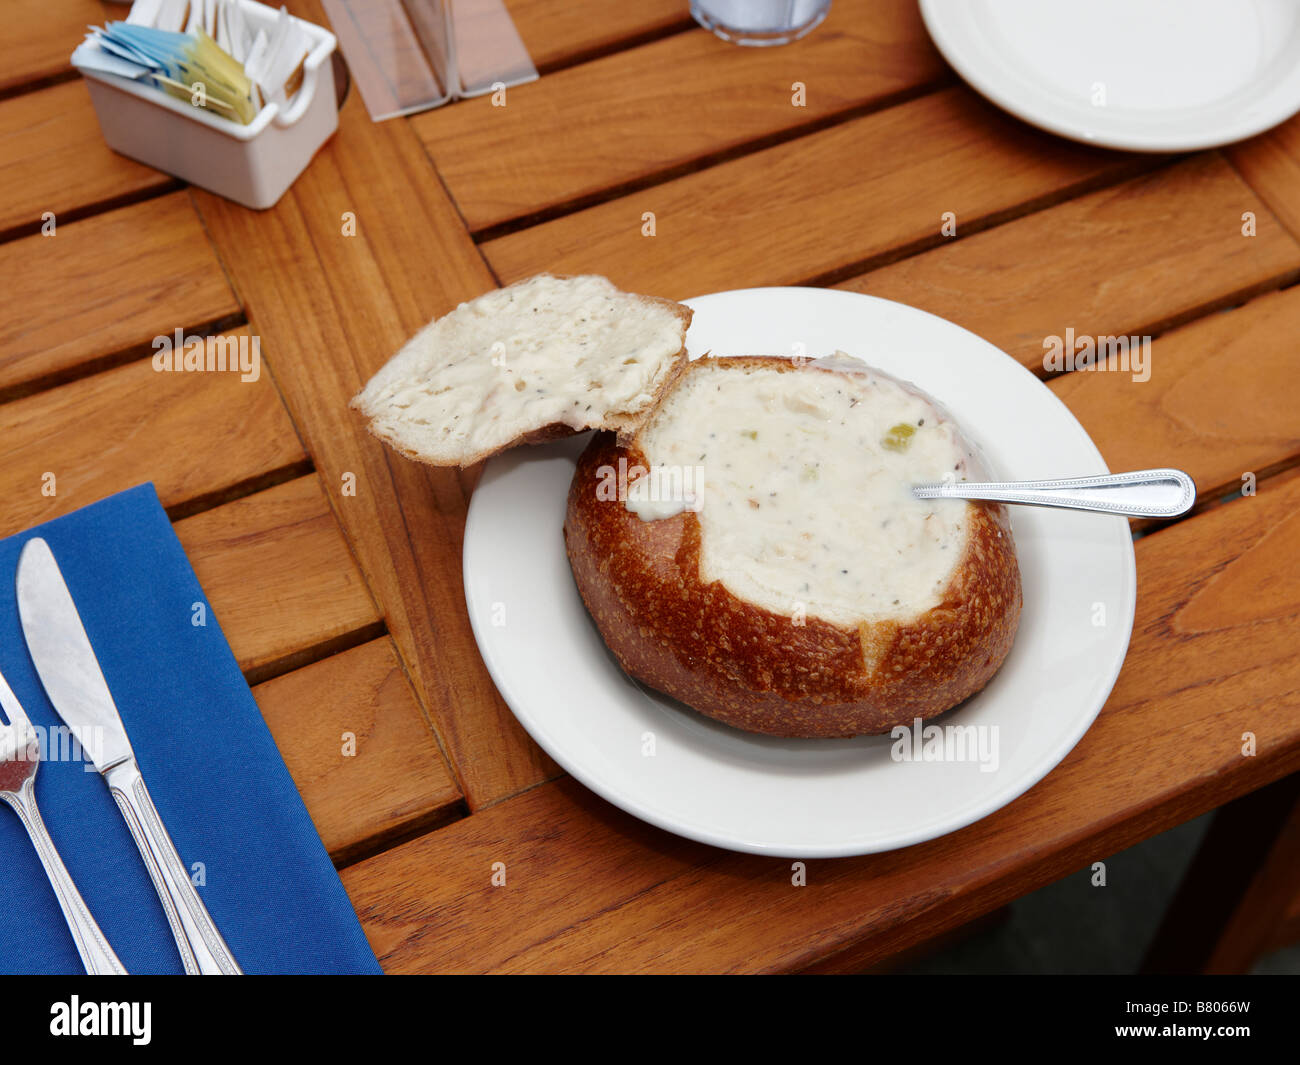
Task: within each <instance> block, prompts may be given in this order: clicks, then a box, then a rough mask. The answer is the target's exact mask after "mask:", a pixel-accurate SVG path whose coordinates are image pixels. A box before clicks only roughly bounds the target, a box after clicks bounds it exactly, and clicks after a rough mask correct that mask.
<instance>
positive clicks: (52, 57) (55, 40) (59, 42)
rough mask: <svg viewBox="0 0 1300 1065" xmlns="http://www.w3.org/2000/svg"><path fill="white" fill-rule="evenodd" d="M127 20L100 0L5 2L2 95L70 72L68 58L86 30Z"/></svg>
mask: <svg viewBox="0 0 1300 1065" xmlns="http://www.w3.org/2000/svg"><path fill="white" fill-rule="evenodd" d="M124 17H125V16H124V15H123V13H122V7H121V5H120V4H108V3H99V2H98V0H58V3H50V2H49V0H5V10H4V19H5V35H4V43H5V62H4V68H3V70H0V92H4V91H6V90H13V89H15V88H16V87H18V86H21V85H25V84H28V83H30V82H34V81H39V80H41V79H44V78H50V77H55V76H57V75H60V74H65V73H68V72H69V71H71V69H72V67H71V64H70V63H69V62H68V57H69V56H71V55H72V50H73V49H74V48H76V47H77V45H78V44H80V43H81V39H82V38H83V37H84V36H85V35H86V27H87V26H88V25H90V26H102V25H103V24H104V22H105V21H106V20H107V19H120V18H124Z"/></svg>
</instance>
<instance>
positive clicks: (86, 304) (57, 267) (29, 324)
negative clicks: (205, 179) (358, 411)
mask: <svg viewBox="0 0 1300 1065" xmlns="http://www.w3.org/2000/svg"><path fill="white" fill-rule="evenodd" d="M0 277H4V278H5V287H6V291H5V300H4V302H3V303H0V393H5V392H8V393H11V394H12V393H13V392H15V391H21V390H23V389H29V388H31V387H34V386H35V385H36V384H48V383H51V382H52V381H57V380H60V379H62V378H63V377H66V376H68V375H69V374H71V373H73V372H75V371H77V370H78V368H79V367H84V364H87V363H93V362H94V361H95V360H99V359H103V358H105V357H107V356H114V355H117V354H119V353H123V352H126V351H128V350H133V349H138V350H140V351H147V350H150V343H151V341H152V340H153V338H154V337H155V336H159V335H163V334H170V333H172V332H173V330H175V329H177V328H183V329H185V330H186V331H187V332H193V331H195V330H196V329H198V328H199V327H201V326H204V325H205V324H208V323H212V322H226V321H229V320H230V319H233V318H234V317H235V316H237V315H238V313H239V304H238V303H237V302H236V301H235V295H234V293H233V292H232V291H231V290H230V285H229V284H227V282H226V278H225V275H224V274H223V273H222V271H221V264H220V263H219V262H218V261H217V258H216V256H215V255H214V254H213V252H212V247H211V245H210V244H209V243H208V240H207V238H206V236H204V233H203V227H202V226H201V225H200V224H199V220H198V216H197V215H196V214H195V213H194V209H193V207H192V206H191V205H190V201H189V197H188V195H187V194H186V193H184V192H178V193H173V194H172V195H169V196H163V197H160V198H159V199H156V200H150V201H148V202H146V203H140V204H136V205H134V206H132V207H123V208H122V209H121V210H117V211H110V212H109V213H108V214H103V215H98V216H96V217H94V218H88V219H85V220H84V221H81V222H72V223H69V224H66V225H62V226H56V229H55V232H54V235H53V236H42V235H37V236H30V237H24V238H23V239H21V240H16V241H13V242H11V243H9V244H5V245H3V246H2V247H0Z"/></svg>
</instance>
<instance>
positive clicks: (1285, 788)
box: [1140, 774, 1300, 974]
mask: <svg viewBox="0 0 1300 1065" xmlns="http://www.w3.org/2000/svg"><path fill="white" fill-rule="evenodd" d="M1297 882H1300V774H1293V775H1292V776H1289V777H1286V778H1285V779H1283V780H1279V781H1277V782H1276V783H1274V784H1271V785H1269V786H1268V787H1266V788H1261V789H1260V790H1259V791H1255V792H1252V793H1251V794H1249V795H1244V796H1242V797H1241V798H1240V799H1237V800H1236V801H1235V802H1231V803H1229V804H1228V805H1227V806H1225V807H1223V808H1222V809H1220V810H1218V811H1216V812H1215V814H1214V818H1213V820H1211V822H1210V828H1209V831H1208V832H1207V833H1206V834H1205V836H1204V837H1203V838H1202V840H1201V843H1200V846H1199V847H1198V848H1197V850H1196V854H1195V856H1194V857H1193V858H1192V862H1191V864H1190V865H1189V866H1188V867H1187V870H1186V872H1185V873H1183V877H1182V881H1181V883H1180V884H1179V886H1178V891H1177V892H1176V893H1175V895H1174V897H1173V899H1172V900H1171V901H1170V903H1169V906H1168V908H1167V909H1166V911H1165V915H1164V919H1163V920H1162V921H1161V922H1160V927H1159V928H1158V929H1157V931H1156V934H1155V937H1154V938H1153V939H1152V941H1151V943H1150V945H1149V946H1148V947H1147V951H1146V956H1145V957H1144V959H1143V961H1142V964H1141V966H1140V971H1141V972H1143V973H1219V974H1223V973H1247V972H1249V971H1250V969H1251V967H1252V966H1253V965H1254V964H1255V962H1256V961H1258V960H1259V957H1260V955H1261V954H1263V953H1264V951H1265V949H1267V947H1268V942H1269V937H1270V935H1271V934H1273V933H1274V932H1275V931H1276V929H1277V927H1278V925H1279V923H1281V922H1282V920H1283V919H1284V916H1285V912H1286V907H1287V903H1288V902H1289V901H1290V898H1291V893H1292V892H1293V891H1295V888H1296V884H1297Z"/></svg>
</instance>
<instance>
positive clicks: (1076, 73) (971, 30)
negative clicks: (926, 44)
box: [921, 0, 1300, 152]
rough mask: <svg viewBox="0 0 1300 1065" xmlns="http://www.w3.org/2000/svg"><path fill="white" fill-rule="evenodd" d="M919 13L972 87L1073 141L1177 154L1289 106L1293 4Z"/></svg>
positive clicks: (1116, 1)
mask: <svg viewBox="0 0 1300 1065" xmlns="http://www.w3.org/2000/svg"><path fill="white" fill-rule="evenodd" d="M921 15H922V17H923V18H924V19H925V25H926V28H927V29H928V30H929V31H930V36H931V37H933V38H934V43H935V44H936V45H937V46H938V48H939V51H940V52H942V53H943V55H944V58H945V59H947V60H948V62H949V63H951V64H952V65H953V66H954V67H955V68H956V70H957V73H958V74H960V75H961V76H962V77H963V78H965V79H966V81H968V82H969V83H970V84H971V85H972V86H973V87H974V88H975V89H977V90H978V91H979V92H981V93H983V94H984V95H985V96H987V97H988V98H989V99H990V100H992V101H993V102H994V103H995V104H997V105H998V106H999V107H1002V108H1005V109H1006V110H1007V111H1010V112H1011V113H1012V114H1013V115H1016V116H1018V117H1019V118H1022V119H1024V120H1025V121H1026V122H1030V123H1033V124H1034V125H1035V126H1041V127H1042V128H1043V129H1047V130H1051V131H1052V132H1053V133H1059V134H1061V135H1062V136H1065V137H1072V138H1074V139H1075V140H1081V141H1087V142H1090V143H1093V144H1101V145H1106V146H1107V147H1111V148H1127V149H1131V150H1134V151H1143V152H1173V151H1188V150H1192V149H1196V148H1209V147H1213V146H1214V145H1218V144H1228V143H1230V142H1232V141H1238V140H1241V139H1243V138H1245V137H1252V136H1254V135H1255V134H1256V133H1260V132H1262V131H1264V130H1266V129H1269V128H1270V127H1272V126H1276V125H1277V124H1278V123H1279V122H1282V121H1284V120H1285V119H1287V118H1290V117H1291V116H1292V115H1293V114H1295V113H1296V112H1297V111H1300V4H1297V3H1296V2H1295V0H1086V2H1085V0H921ZM1098 87H1100V89H1101V92H1102V93H1104V96H1099V95H1098Z"/></svg>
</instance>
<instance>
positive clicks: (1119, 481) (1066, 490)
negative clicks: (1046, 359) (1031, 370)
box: [912, 470, 1196, 518]
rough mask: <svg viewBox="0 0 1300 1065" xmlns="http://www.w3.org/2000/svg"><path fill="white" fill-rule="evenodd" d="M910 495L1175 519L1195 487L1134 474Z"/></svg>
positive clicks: (940, 488) (1166, 473) (955, 486)
mask: <svg viewBox="0 0 1300 1065" xmlns="http://www.w3.org/2000/svg"><path fill="white" fill-rule="evenodd" d="M912 494H913V495H914V496H915V497H916V498H917V499H988V500H992V501H994V502H998V503H1024V504H1027V505H1028V506H1032V507H1064V508H1066V509H1068V510H1097V511H1101V512H1102V513H1105V514H1124V515H1127V516H1128V517H1133V518H1176V517H1178V515H1180V514H1186V513H1187V512H1188V511H1189V510H1191V509H1192V504H1193V503H1195V502H1196V483H1195V482H1194V481H1193V480H1192V479H1191V477H1189V476H1188V475H1187V474H1185V473H1184V472H1183V471H1182V470H1135V471H1134V472H1132V473H1109V474H1106V475H1104V476H1098V477H1071V478H1068V479H1064V480H1056V481H1000V482H998V481H994V482H986V483H974V482H971V481H954V482H952V483H943V484H916V485H913V486H912Z"/></svg>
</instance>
